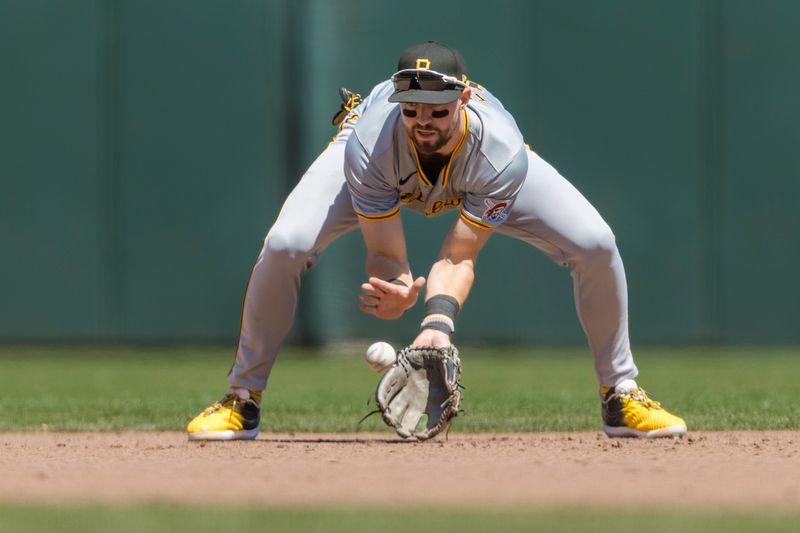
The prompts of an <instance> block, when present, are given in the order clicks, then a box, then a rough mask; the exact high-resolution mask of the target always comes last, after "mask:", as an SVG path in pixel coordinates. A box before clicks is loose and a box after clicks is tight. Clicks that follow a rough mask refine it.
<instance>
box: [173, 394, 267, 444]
mask: <svg viewBox="0 0 800 533" xmlns="http://www.w3.org/2000/svg"><path fill="white" fill-rule="evenodd" d="M243 395H245V396H247V397H242V396H243ZM260 403H261V393H260V392H256V391H247V390H245V389H236V392H234V391H230V392H228V393H227V394H226V395H225V396H223V398H222V399H221V400H220V401H218V402H214V403H213V404H211V405H210V406H208V407H207V408H206V409H205V410H204V411H203V412H202V413H200V414H199V415H197V416H196V417H195V418H194V420H192V421H191V422H189V426H188V427H187V428H186V431H188V433H189V440H252V439H255V438H256V436H257V435H258V430H259V424H260V422H261V410H260V408H259V404H260Z"/></svg>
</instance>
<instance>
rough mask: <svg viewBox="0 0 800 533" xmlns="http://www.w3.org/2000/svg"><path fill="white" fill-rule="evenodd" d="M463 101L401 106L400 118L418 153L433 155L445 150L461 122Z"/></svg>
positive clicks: (404, 104)
mask: <svg viewBox="0 0 800 533" xmlns="http://www.w3.org/2000/svg"><path fill="white" fill-rule="evenodd" d="M460 102H461V100H460V99H458V100H456V101H454V102H450V103H449V104H439V105H435V104H411V103H409V104H406V103H403V104H400V116H402V117H403V125H404V126H405V128H406V131H407V132H408V135H409V137H411V139H412V140H413V141H414V145H415V146H416V148H417V151H418V152H421V153H423V154H432V153H434V152H437V151H439V150H441V149H442V148H444V147H445V146H446V145H447V143H449V142H450V141H451V139H452V138H453V136H454V135H455V133H456V131H457V129H458V125H459V123H460V120H461V113H458V112H457V111H458V109H459V107H460Z"/></svg>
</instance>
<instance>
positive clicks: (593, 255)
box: [575, 224, 619, 262]
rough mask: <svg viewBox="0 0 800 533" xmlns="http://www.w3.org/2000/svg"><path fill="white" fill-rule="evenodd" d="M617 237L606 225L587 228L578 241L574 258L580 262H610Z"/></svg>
mask: <svg viewBox="0 0 800 533" xmlns="http://www.w3.org/2000/svg"><path fill="white" fill-rule="evenodd" d="M618 253H619V252H618V251H617V239H616V237H615V236H614V232H612V231H611V228H609V227H608V226H607V225H605V224H604V225H602V226H598V227H593V228H588V229H587V230H586V231H585V232H584V234H583V235H582V238H581V239H580V242H579V243H578V250H577V252H576V254H575V256H576V257H575V259H576V260H577V261H580V262H587V261H588V262H594V261H599V262H610V261H611V259H612V258H613V257H614V256H616V255H617V254H618Z"/></svg>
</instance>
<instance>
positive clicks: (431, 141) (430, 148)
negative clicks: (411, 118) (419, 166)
mask: <svg viewBox="0 0 800 533" xmlns="http://www.w3.org/2000/svg"><path fill="white" fill-rule="evenodd" d="M455 129H456V124H453V125H451V127H450V128H448V129H447V130H440V129H437V128H433V127H430V126H428V127H427V128H419V127H414V128H412V129H411V139H412V140H413V141H414V146H416V148H417V151H418V152H420V153H422V154H433V153H434V152H438V151H439V150H441V149H442V148H443V147H444V146H445V145H446V144H447V143H448V142H450V139H451V138H452V137H453V132H454V131H455ZM418 131H421V132H425V133H426V134H427V135H424V136H423V138H422V139H420V137H419V136H418V134H417V132H418ZM430 133H434V135H430Z"/></svg>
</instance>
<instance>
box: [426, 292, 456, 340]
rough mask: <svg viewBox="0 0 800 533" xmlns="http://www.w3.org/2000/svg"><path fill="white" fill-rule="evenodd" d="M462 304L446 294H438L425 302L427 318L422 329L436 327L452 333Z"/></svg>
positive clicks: (449, 333)
mask: <svg viewBox="0 0 800 533" xmlns="http://www.w3.org/2000/svg"><path fill="white" fill-rule="evenodd" d="M460 309H461V306H460V305H459V304H458V300H456V299H455V298H453V297H452V296H448V295H446V294H437V295H435V296H432V297H430V298H429V299H428V301H427V302H425V318H423V319H422V324H420V329H435V330H438V331H443V332H445V333H447V334H448V335H451V334H452V333H453V332H454V331H455V330H456V324H455V322H456V316H457V315H458V312H459V310H460Z"/></svg>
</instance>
